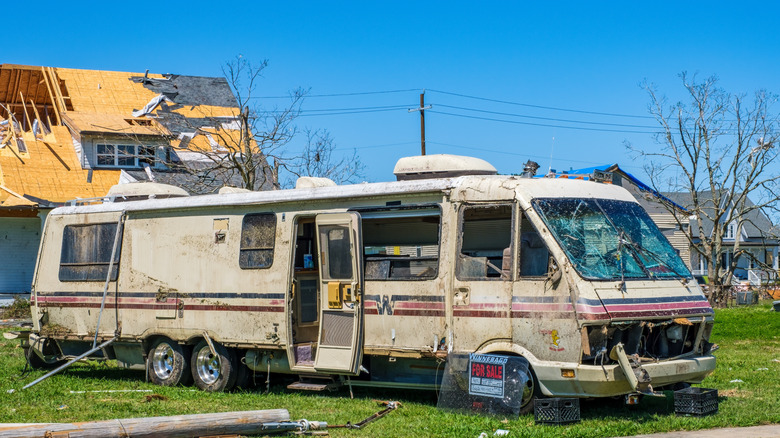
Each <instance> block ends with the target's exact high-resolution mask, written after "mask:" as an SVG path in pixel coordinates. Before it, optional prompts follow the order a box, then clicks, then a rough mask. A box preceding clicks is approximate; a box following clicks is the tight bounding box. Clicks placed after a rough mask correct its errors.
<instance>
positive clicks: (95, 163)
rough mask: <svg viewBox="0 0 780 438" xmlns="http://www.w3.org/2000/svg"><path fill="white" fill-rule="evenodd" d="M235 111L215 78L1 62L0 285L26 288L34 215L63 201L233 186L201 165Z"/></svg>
mask: <svg viewBox="0 0 780 438" xmlns="http://www.w3.org/2000/svg"><path fill="white" fill-rule="evenodd" d="M239 111H240V109H239V108H238V103H237V102H236V99H235V97H234V96H233V93H232V91H231V89H230V87H229V85H228V83H227V81H226V80H225V79H224V78H209V77H195V76H181V75H158V74H145V73H123V72H109V71H96V70H76V69H64V68H52V67H33V66H21V65H9V64H0V293H15V292H24V291H29V289H30V284H31V280H32V275H33V270H34V267H35V258H36V254H37V250H38V243H39V241H40V231H41V227H42V225H43V220H44V219H45V216H46V214H47V213H48V211H50V210H51V209H52V208H54V207H57V206H60V205H63V204H64V203H65V202H67V201H69V200H73V199H76V198H101V197H105V196H106V195H107V193H108V190H109V188H111V187H112V186H113V185H115V184H118V183H128V182H135V181H150V180H153V181H156V182H160V183H167V184H174V185H177V186H180V187H182V188H184V189H185V190H187V191H189V192H190V193H213V192H215V191H216V190H217V189H219V188H220V187H221V186H223V185H239V184H240V180H238V181H236V180H235V178H233V179H231V176H230V175H228V176H227V177H225V178H222V179H220V178H204V173H205V172H203V171H202V169H205V168H208V160H207V159H205V155H204V154H203V153H202V152H204V151H208V152H212V151H214V150H217V149H216V146H215V144H216V142H215V141H214V138H212V137H211V135H210V134H208V133H209V132H212V133H216V132H220V130H222V131H221V132H222V133H224V132H230V131H236V130H237V122H236V120H237V119H236V117H235V116H236V115H237V114H238V113H239ZM206 176H209V175H206Z"/></svg>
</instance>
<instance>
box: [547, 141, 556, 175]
mask: <svg viewBox="0 0 780 438" xmlns="http://www.w3.org/2000/svg"><path fill="white" fill-rule="evenodd" d="M554 150H555V137H553V138H552V143H551V144H550V166H549V167H547V173H548V174H549V173H550V172H552V160H553V151H554Z"/></svg>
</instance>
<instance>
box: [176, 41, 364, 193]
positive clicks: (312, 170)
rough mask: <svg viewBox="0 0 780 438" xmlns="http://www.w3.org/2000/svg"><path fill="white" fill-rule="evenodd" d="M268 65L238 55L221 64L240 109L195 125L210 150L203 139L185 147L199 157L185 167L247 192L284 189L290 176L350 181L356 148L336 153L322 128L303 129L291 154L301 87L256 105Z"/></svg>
mask: <svg viewBox="0 0 780 438" xmlns="http://www.w3.org/2000/svg"><path fill="white" fill-rule="evenodd" d="M267 66H268V61H267V60H264V61H263V62H261V63H260V64H257V65H253V64H252V63H251V62H250V61H248V60H246V59H245V58H243V57H241V56H238V57H236V58H235V59H234V60H232V61H230V62H227V63H226V64H225V65H224V66H223V69H222V71H223V74H224V76H225V78H226V80H227V82H228V84H229V85H230V88H231V89H232V91H233V93H234V95H235V97H236V100H237V103H238V106H239V108H241V111H240V113H237V114H235V115H233V117H232V118H230V120H226V119H225V118H224V117H213V116H206V117H205V119H207V120H208V121H209V122H208V123H205V124H204V125H203V126H197V127H195V128H196V129H195V132H196V134H198V135H202V136H205V137H206V138H208V140H209V142H210V143H211V144H210V148H203V145H202V142H201V144H200V145H194V146H193V147H192V148H188V149H190V150H191V151H192V152H195V154H196V155H197V156H199V158H200V160H199V164H195V165H194V166H193V162H192V161H190V162H189V163H186V165H185V166H186V167H188V168H189V170H190V171H191V173H193V174H196V175H198V177H199V178H200V179H201V180H202V181H203V182H205V183H207V184H210V185H212V186H213V185H214V184H215V183H218V182H219V181H223V182H225V181H234V180H235V177H236V176H238V177H240V180H241V182H242V188H246V189H249V190H262V189H268V188H274V189H278V188H281V187H282V186H284V187H288V186H290V185H292V184H293V181H292V178H293V177H294V176H322V177H329V178H331V179H334V180H335V181H336V182H337V183H341V182H354V180H355V179H356V178H358V177H359V176H360V175H362V169H363V165H362V163H361V162H360V159H359V157H358V155H357V152H356V151H355V152H353V154H352V155H351V156H349V157H346V156H345V157H339V156H338V154H336V153H335V151H336V149H335V146H334V142H333V139H332V137H331V136H330V133H329V132H328V131H327V130H310V129H306V131H305V133H306V143H305V145H304V146H303V151H302V152H301V153H300V154H295V153H292V152H290V150H289V149H291V147H290V146H291V145H290V143H291V142H292V141H293V139H295V138H296V136H297V134H298V133H299V128H298V126H297V125H296V120H297V118H298V116H299V115H300V113H301V106H302V104H303V101H304V98H305V96H306V90H303V89H301V88H298V89H296V90H293V91H291V92H290V99H289V102H288V103H287V104H286V105H284V106H281V107H280V106H274V107H272V108H268V107H265V106H263V105H261V104H260V103H259V101H258V100H257V96H256V91H257V89H258V85H259V82H260V79H261V78H262V74H263V71H264V70H265V68H266V67H267ZM280 173H281V176H280ZM285 174H287V175H286V176H285Z"/></svg>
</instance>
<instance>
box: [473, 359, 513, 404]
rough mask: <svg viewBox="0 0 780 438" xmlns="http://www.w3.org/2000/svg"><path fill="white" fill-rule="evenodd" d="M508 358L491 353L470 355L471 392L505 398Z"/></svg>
mask: <svg viewBox="0 0 780 438" xmlns="http://www.w3.org/2000/svg"><path fill="white" fill-rule="evenodd" d="M507 360H508V358H507V357H504V356H492V355H489V354H473V353H472V354H470V355H469V394H471V395H482V396H487V397H495V398H503V397H504V381H505V373H504V371H505V369H506V362H507Z"/></svg>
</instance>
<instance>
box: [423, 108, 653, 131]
mask: <svg viewBox="0 0 780 438" xmlns="http://www.w3.org/2000/svg"><path fill="white" fill-rule="evenodd" d="M436 106H437V107H444V108H452V109H459V110H463V111H474V112H479V113H486V114H496V115H501V116H511V117H522V118H526V119H535V120H549V121H553V122H565V123H582V124H586V125H604V126H620V127H624V128H646V129H653V128H655V126H647V125H626V124H623V123H605V122H588V121H582V120H570V119H557V118H553V117H538V116H528V115H524V114H516V113H504V112H499V111H488V110H482V109H476V108H467V107H461V106H452V105H445V104H436Z"/></svg>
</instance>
